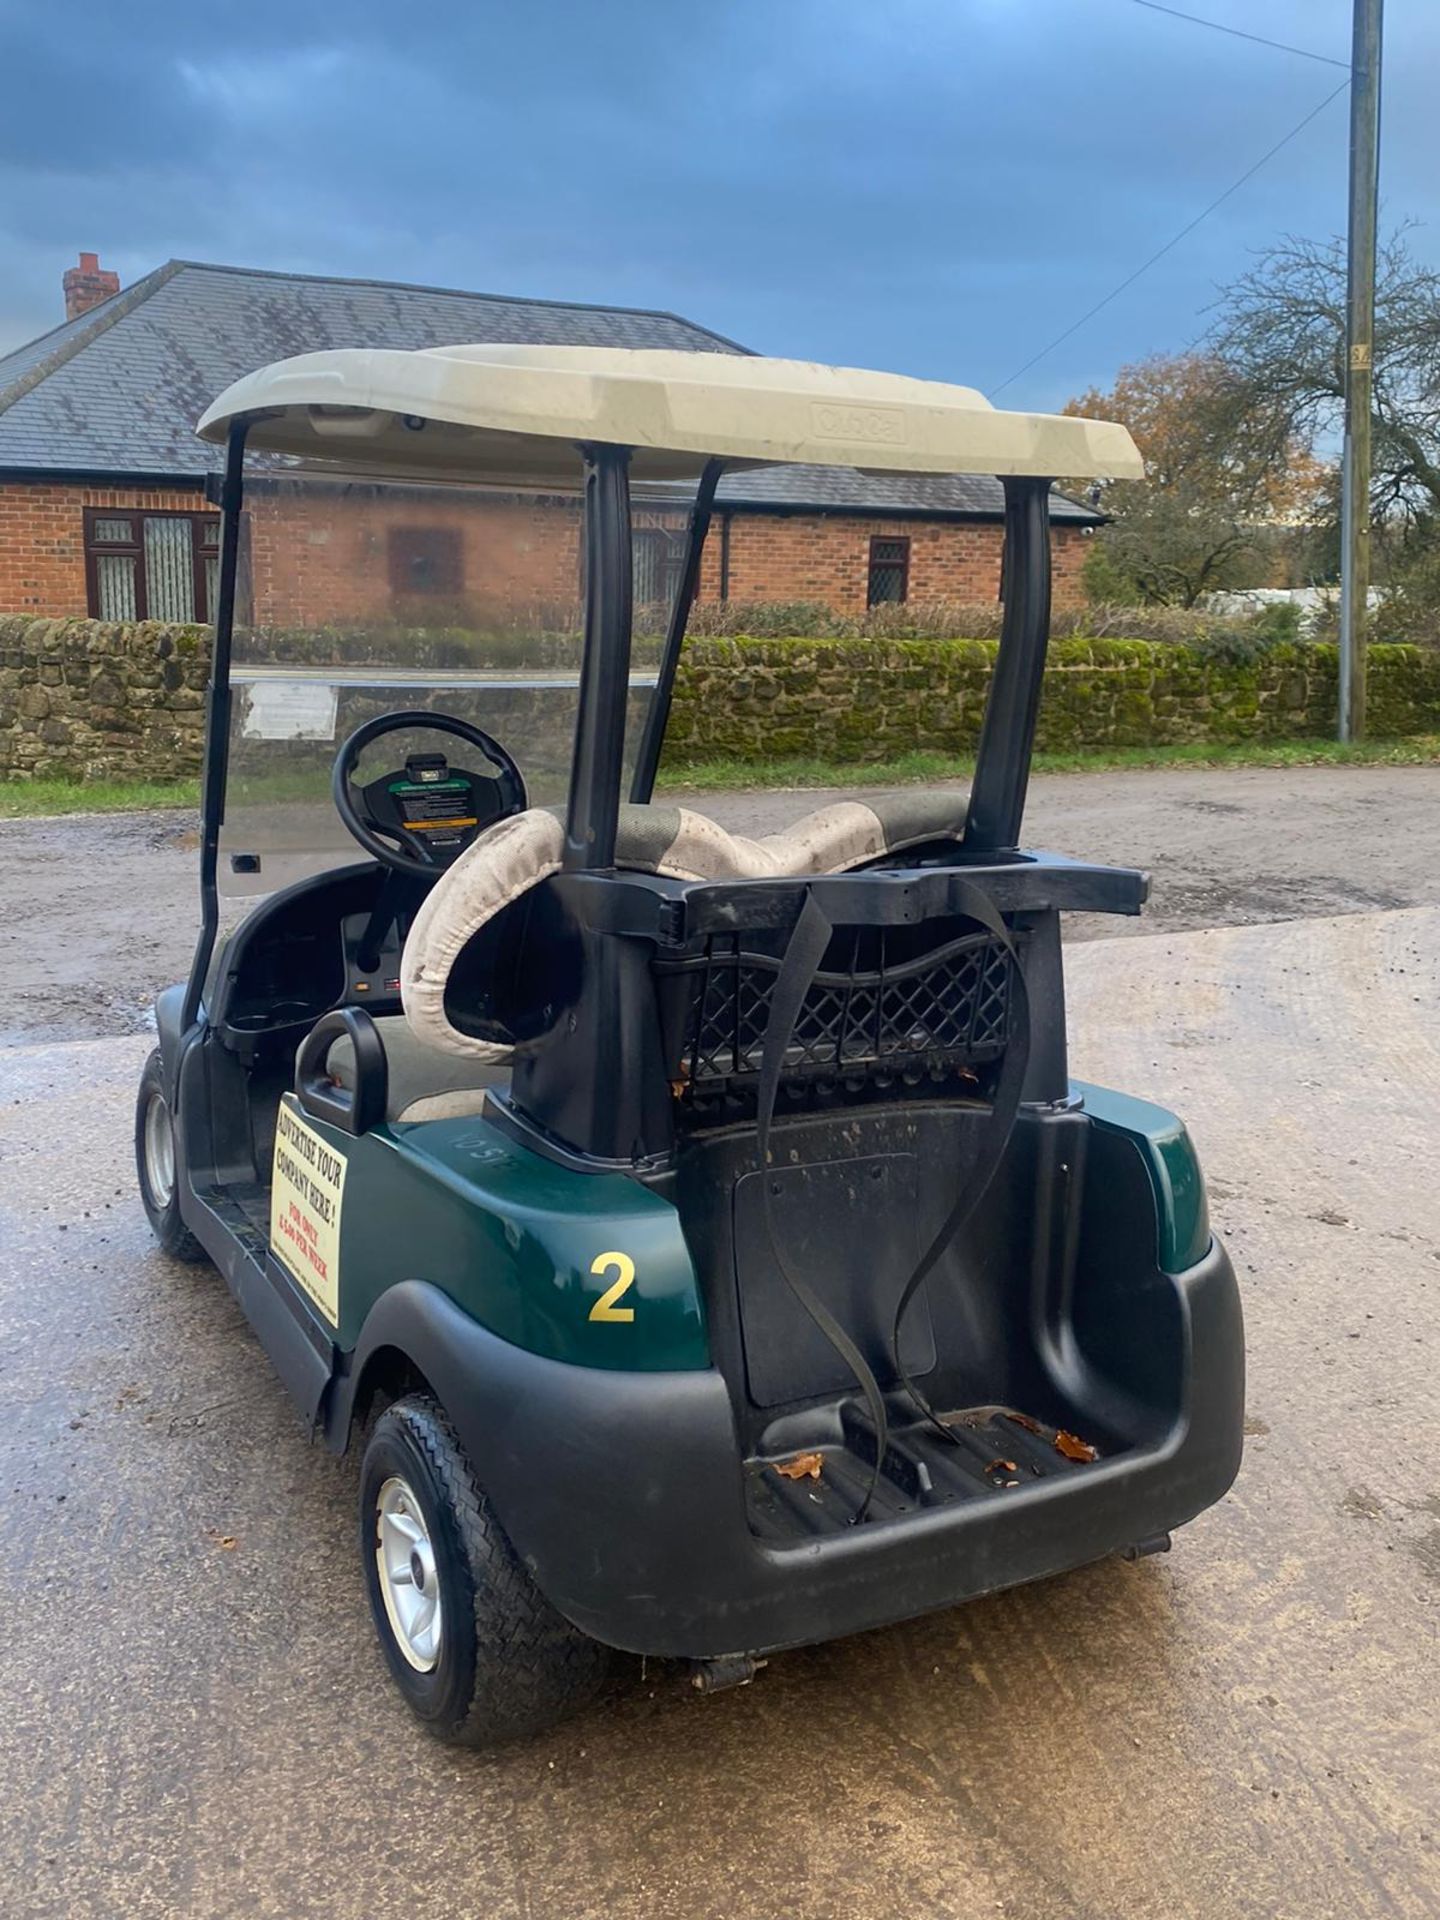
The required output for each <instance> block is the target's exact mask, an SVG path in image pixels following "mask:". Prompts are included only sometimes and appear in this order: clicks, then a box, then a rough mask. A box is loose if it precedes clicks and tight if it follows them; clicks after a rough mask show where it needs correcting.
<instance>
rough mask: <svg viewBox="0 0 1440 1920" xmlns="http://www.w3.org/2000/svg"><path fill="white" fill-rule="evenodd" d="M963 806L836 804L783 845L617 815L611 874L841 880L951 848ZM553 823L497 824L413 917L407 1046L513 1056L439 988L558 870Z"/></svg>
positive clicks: (913, 800)
mask: <svg viewBox="0 0 1440 1920" xmlns="http://www.w3.org/2000/svg"><path fill="white" fill-rule="evenodd" d="M965 813H966V796H965V795H963V794H957V793H930V792H925V791H916V792H913V793H906V794H901V795H900V796H898V797H896V798H892V799H887V800H883V801H862V800H841V801H837V802H836V803H835V804H834V805H833V806H829V807H821V808H820V809H818V811H815V812H812V813H807V814H805V815H803V816H802V817H801V818H800V819H799V820H797V821H796V822H795V824H794V825H793V826H791V827H788V828H787V829H786V830H785V832H783V833H772V834H767V835H766V836H765V837H764V838H763V839H759V840H751V839H747V838H745V837H744V836H743V835H741V834H735V833H729V832H727V830H726V829H725V828H724V827H722V826H719V825H717V823H716V822H715V821H713V820H708V819H706V817H705V815H704V814H701V813H694V812H692V811H691V810H690V809H689V808H687V807H622V808H621V809H620V823H619V831H618V834H617V838H616V848H615V864H616V866H617V867H624V868H629V869H630V870H631V871H633V872H641V873H662V874H667V875H669V876H670V877H671V878H672V879H676V880H772V879H782V878H787V877H792V876H798V875H805V874H820V873H844V872H846V871H847V870H848V869H849V868H851V867H858V866H863V865H864V864H865V863H866V862H867V861H870V860H877V859H880V858H881V857H883V856H884V855H885V854H887V853H899V852H901V851H903V850H904V848H906V847H913V846H917V845H920V844H922V843H923V842H925V841H928V840H937V839H953V840H958V839H959V838H960V836H961V835H962V834H963V832H964V830H965ZM563 845H564V828H563V827H562V825H561V822H560V819H559V816H558V815H557V814H554V813H551V812H549V811H547V810H543V809H540V808H532V809H531V810H530V811H529V812H528V813H519V814H514V815H512V816H511V817H510V818H509V819H507V820H498V821H497V822H496V823H495V825H494V826H493V827H490V828H488V829H487V830H486V831H485V832H484V833H482V834H480V835H479V837H478V838H477V839H476V840H474V841H473V842H472V843H471V845H470V846H469V847H467V848H466V850H465V852H464V853H462V854H461V856H460V858H459V859H458V860H457V861H456V862H455V864H454V866H452V867H450V868H449V869H448V870H447V871H446V872H445V873H444V874H443V875H442V876H441V877H440V879H439V880H437V881H436V883H435V885H434V887H432V889H431V890H430V893H429V895H428V897H427V898H426V900H425V902H424V904H423V905H422V907H421V908H420V911H419V912H418V913H417V914H416V916H415V919H414V922H413V924H412V926H411V928H410V934H409V938H408V939H407V940H406V942H405V952H404V954H403V956H402V958H401V962H400V997H401V1001H402V1003H403V1005H404V1008H405V1018H406V1019H407V1020H408V1021H409V1023H410V1030H411V1032H412V1034H413V1035H414V1036H415V1037H416V1038H417V1039H418V1040H419V1041H420V1042H421V1043H422V1044H423V1046H425V1047H426V1048H433V1049H435V1050H437V1051H439V1052H443V1053H448V1054H455V1055H459V1056H462V1057H464V1058H466V1059H469V1060H472V1061H474V1062H476V1063H477V1064H483V1065H487V1066H497V1067H498V1066H502V1065H504V1064H505V1063H506V1062H507V1061H509V1060H510V1059H511V1057H512V1054H513V1051H514V1050H513V1049H512V1048H510V1047H507V1046H502V1045H499V1044H497V1043H496V1042H494V1041H489V1040H479V1039H475V1038H473V1037H472V1036H471V1035H469V1034H464V1033H461V1032H459V1030H458V1029H457V1028H455V1027H453V1026H452V1025H451V1023H450V1020H449V1017H448V1015H447V1014H446V1012H445V988H446V983H447V982H448V981H449V978H450V969H451V968H452V967H453V966H454V964H455V961H456V960H457V958H458V957H459V955H460V953H461V952H462V950H463V949H464V948H465V947H466V946H467V945H468V943H469V942H470V941H471V940H473V939H474V938H475V935H476V934H477V933H479V931H480V929H481V928H482V927H484V926H486V925H487V924H488V923H489V922H490V921H491V920H493V919H494V918H495V916H496V914H498V913H502V912H503V911H504V909H505V908H506V907H508V906H510V905H511V904H512V903H513V902H514V901H516V900H518V899H519V898H520V896H521V895H522V894H524V893H525V892H527V891H528V890H529V889H530V888H531V887H533V886H536V885H538V884H539V882H540V881H541V880H544V879H547V878H548V877H549V875H551V874H552V873H558V871H559V869H560V856H561V851H562V849H563Z"/></svg>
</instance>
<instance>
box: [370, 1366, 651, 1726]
mask: <svg viewBox="0 0 1440 1920" xmlns="http://www.w3.org/2000/svg"><path fill="white" fill-rule="evenodd" d="M396 1479H399V1480H400V1481H403V1482H404V1485H405V1488H406V1490H408V1492H410V1493H411V1494H413V1495H414V1496H415V1499H416V1500H417V1501H418V1504H419V1506H420V1509H421V1515H420V1517H421V1519H422V1521H423V1524H424V1527H425V1531H426V1533H427V1534H428V1545H429V1548H430V1552H431V1555H432V1557H433V1563H434V1570H435V1578H436V1581H437V1582H438V1589H437V1590H438V1593H439V1600H440V1630H439V1645H438V1651H437V1652H436V1654H435V1656H434V1665H433V1667H431V1668H430V1669H429V1670H428V1671H422V1670H420V1669H418V1668H417V1667H416V1666H415V1665H414V1664H413V1663H412V1661H411V1660H410V1659H408V1658H407V1656H406V1654H405V1652H404V1650H403V1648H402V1645H401V1641H400V1639H399V1638H398V1637H397V1631H396V1626H395V1624H394V1623H392V1620H391V1618H390V1614H389V1612H388V1611H387V1605H386V1599H385V1590H386V1585H387V1583H386V1582H385V1581H384V1578H383V1576H382V1574H381V1570H380V1554H379V1550H378V1549H379V1543H380V1538H381V1527H380V1513H381V1499H382V1494H383V1492H384V1490H385V1489H386V1487H387V1485H388V1486H391V1487H392V1493H391V1498H392V1500H393V1499H394V1497H395V1495H394V1492H393V1482H394V1481H395V1480H396ZM360 1559H361V1565H362V1567H363V1570H364V1575H365V1591H366V1594H367V1596H368V1598H369V1601H370V1612H371V1615H372V1617H373V1619H374V1621H375V1631H376V1633H377V1634H378V1635H379V1637H380V1645H381V1647H382V1649H383V1651H384V1654H385V1659H386V1663H387V1664H388V1666H389V1668H390V1672H391V1675H392V1677H393V1678H394V1680H395V1684H396V1685H397V1686H398V1687H399V1689H400V1691H401V1693H403V1694H404V1696H405V1699H406V1701H407V1703H408V1704H409V1706H410V1707H411V1709H412V1711H413V1712H414V1713H416V1714H417V1715H418V1716H419V1718H420V1719H421V1720H423V1721H424V1723H425V1725H426V1726H427V1727H428V1728H429V1730H430V1731H431V1733H433V1734H434V1735H435V1736H436V1737H437V1738H438V1739H441V1740H445V1741H448V1742H450V1743H451V1744H453V1745H456V1746H466V1747H481V1746H489V1745H492V1744H494V1743H496V1742H499V1741H503V1740H510V1739H515V1738H517V1737H521V1736H524V1735H526V1734H533V1733H539V1732H542V1731H543V1730H544V1729H545V1728H547V1727H550V1726H553V1725H554V1724H555V1723H556V1722H557V1721H558V1720H563V1719H564V1718H566V1717H567V1716H568V1715H569V1714H572V1713H575V1712H577V1711H578V1710H579V1709H580V1708H582V1707H584V1706H586V1705H587V1704H588V1703H589V1702H590V1701H591V1700H593V1699H594V1698H595V1697H596V1695H597V1694H598V1693H599V1692H600V1691H601V1689H602V1687H603V1686H604V1684H605V1681H606V1678H607V1676H608V1674H609V1672H610V1669H611V1664H612V1659H613V1656H612V1653H611V1650H610V1649H609V1648H608V1647H603V1646H601V1645H600V1644H599V1643H598V1642H597V1641H594V1640H590V1639H588V1638H587V1637H586V1636H585V1635H584V1634H582V1633H580V1632H579V1631H578V1630H577V1629H576V1628H575V1627H572V1626H571V1625H570V1623H569V1621H568V1620H565V1619H563V1618H562V1617H561V1615H560V1614H558V1613H557V1612H556V1611H555V1609H554V1608H553V1607H552V1606H551V1605H550V1603H549V1601H548V1600H546V1599H545V1597H544V1595H543V1594H542V1593H541V1592H540V1590H539V1588H538V1587H537V1586H536V1585H535V1583H534V1581H533V1580H532V1579H531V1578H530V1576H529V1575H528V1574H527V1573H526V1571H525V1569H524V1568H523V1567H522V1566H521V1564H520V1562H519V1560H518V1558H517V1557H516V1554H515V1550H514V1548H513V1547H512V1546H511V1545H510V1542H509V1540H508V1539H507V1538H506V1537H505V1532H504V1529H503V1528H502V1527H501V1525H500V1522H499V1520H498V1519H497V1517H496V1515H495V1510H494V1508H493V1507H492V1506H491V1505H490V1502H489V1500H488V1499H487V1498H486V1496H485V1492H484V1489H483V1488H482V1487H481V1485H480V1482H479V1481H478V1480H477V1479H476V1477H475V1470H474V1468H473V1467H472V1466H471V1464H470V1461H469V1459H468V1457H467V1456H466V1453H465V1450H464V1448H463V1447H462V1446H461V1444H460V1442H459V1440H458V1439H457V1438H456V1435H455V1430H454V1428H453V1427H452V1426H451V1425H450V1422H449V1420H448V1419H447V1418H446V1417H445V1414H444V1412H443V1411H442V1409H441V1407H440V1406H439V1404H438V1402H437V1401H435V1400H433V1399H432V1398H431V1397H430V1396H429V1395H428V1394H420V1393H416V1394H410V1395H407V1396H406V1397H405V1398H404V1399H403V1400H397V1401H396V1402H395V1403H394V1405H393V1406H391V1407H389V1408H387V1409H386V1411H385V1412H384V1413H383V1414H382V1415H381V1416H380V1418H379V1420H377V1421H376V1423H375V1427H374V1430H373V1431H372V1433H371V1435H370V1442H369V1445H368V1446H367V1447H366V1449H365V1457H364V1460H363V1462H362V1463H361V1468H360ZM421 1584H422V1586H423V1581H422V1583H421ZM392 1591H393V1589H392Z"/></svg>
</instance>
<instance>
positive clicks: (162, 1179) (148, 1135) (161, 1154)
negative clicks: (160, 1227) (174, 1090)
mask: <svg viewBox="0 0 1440 1920" xmlns="http://www.w3.org/2000/svg"><path fill="white" fill-rule="evenodd" d="M145 1184H146V1186H147V1187H149V1189H150V1198H151V1199H152V1200H153V1201H154V1203H155V1206H156V1208H157V1209H158V1210H159V1211H160V1212H161V1213H163V1212H164V1211H165V1209H166V1207H168V1206H169V1204H170V1196H171V1194H172V1193H174V1191H175V1134H174V1132H173V1130H172V1128H171V1125H170V1109H169V1108H168V1107H167V1106H166V1104H165V1102H164V1100H163V1099H162V1098H161V1097H160V1095H159V1094H158V1093H152V1094H151V1096H150V1104H149V1105H148V1106H147V1107H146V1109H145Z"/></svg>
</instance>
